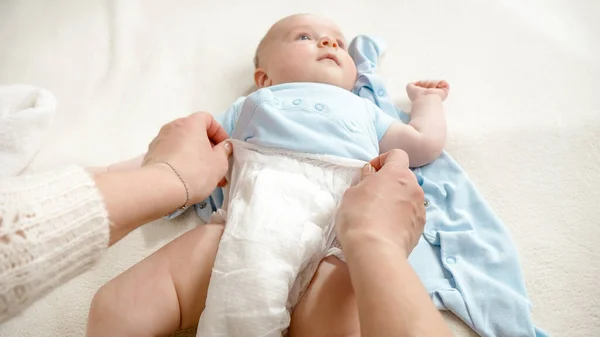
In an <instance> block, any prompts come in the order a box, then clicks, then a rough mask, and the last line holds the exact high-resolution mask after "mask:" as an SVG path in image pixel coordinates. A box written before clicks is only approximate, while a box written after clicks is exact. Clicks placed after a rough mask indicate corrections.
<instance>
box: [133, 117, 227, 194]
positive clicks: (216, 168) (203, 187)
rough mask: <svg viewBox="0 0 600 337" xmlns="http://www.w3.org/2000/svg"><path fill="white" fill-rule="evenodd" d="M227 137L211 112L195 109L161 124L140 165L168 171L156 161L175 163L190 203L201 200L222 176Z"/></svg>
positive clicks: (225, 168) (224, 172)
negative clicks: (184, 184)
mask: <svg viewBox="0 0 600 337" xmlns="http://www.w3.org/2000/svg"><path fill="white" fill-rule="evenodd" d="M227 138H228V135H227V132H225V130H224V129H223V128H222V127H221V126H220V125H219V123H217V121H215V120H214V118H213V116H212V115H211V114H209V113H207V112H197V113H194V114H192V115H190V116H188V117H185V118H180V119H177V120H174V121H172V122H170V123H168V124H166V125H164V126H163V127H162V128H161V129H160V132H159V133H158V135H157V136H156V138H154V140H153V141H152V142H151V143H150V145H149V146H148V152H147V153H146V156H145V157H144V160H143V162H142V166H156V167H159V166H160V167H162V169H165V170H169V171H170V170H171V169H170V168H169V167H167V166H166V165H165V164H162V163H160V162H167V163H169V164H171V165H172V166H173V167H175V169H176V170H177V171H178V172H179V174H181V177H182V178H183V180H184V181H185V183H186V185H187V187H188V189H189V192H190V201H189V204H190V205H192V204H194V203H197V202H200V201H202V200H204V199H205V198H206V197H207V196H208V195H209V194H210V193H211V192H212V190H213V189H214V188H215V187H216V186H217V184H218V183H219V182H220V181H222V179H223V177H224V176H225V174H226V172H227V169H228V161H227V158H228V157H229V155H231V152H232V146H231V143H229V142H226V141H225V140H226V139H227ZM171 173H172V172H171Z"/></svg>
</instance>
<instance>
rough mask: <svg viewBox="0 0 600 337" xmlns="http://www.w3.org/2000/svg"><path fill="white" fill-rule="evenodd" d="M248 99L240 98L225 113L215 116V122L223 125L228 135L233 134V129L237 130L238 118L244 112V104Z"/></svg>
mask: <svg viewBox="0 0 600 337" xmlns="http://www.w3.org/2000/svg"><path fill="white" fill-rule="evenodd" d="M245 99H246V97H243V96H242V97H240V98H238V99H236V100H235V102H233V104H232V105H231V106H230V107H229V109H227V110H226V111H225V112H223V113H221V114H218V115H216V116H215V120H216V121H217V122H219V124H221V126H222V127H223V129H225V131H226V132H227V134H228V135H230V136H231V134H232V133H233V129H234V128H235V124H236V123H237V120H238V117H239V116H240V111H241V110H242V105H243V104H244V100H245Z"/></svg>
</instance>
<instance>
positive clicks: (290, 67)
mask: <svg viewBox="0 0 600 337" xmlns="http://www.w3.org/2000/svg"><path fill="white" fill-rule="evenodd" d="M258 60H259V64H258V67H257V69H256V72H255V80H256V85H257V86H258V87H259V88H262V87H268V86H271V85H276V84H281V83H290V82H318V83H326V84H332V85H335V86H338V87H341V88H344V89H347V90H351V89H352V87H353V86H354V82H355V81H356V66H355V65H354V61H353V60H352V58H351V57H350V55H349V54H348V52H347V42H346V40H345V38H344V36H343V35H342V33H341V32H340V29H339V28H338V27H337V25H336V24H335V23H333V22H331V21H329V20H327V19H324V18H321V17H318V16H314V15H294V16H290V17H287V18H285V19H283V20H281V21H279V22H277V23H276V24H275V25H273V27H271V30H270V31H269V33H268V34H267V36H266V38H265V40H264V42H263V46H262V47H261V48H260V50H259V53H258Z"/></svg>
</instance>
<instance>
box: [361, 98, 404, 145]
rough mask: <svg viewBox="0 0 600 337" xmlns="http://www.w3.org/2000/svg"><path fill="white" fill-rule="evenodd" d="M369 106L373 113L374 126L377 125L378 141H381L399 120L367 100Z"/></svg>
mask: <svg viewBox="0 0 600 337" xmlns="http://www.w3.org/2000/svg"><path fill="white" fill-rule="evenodd" d="M366 101H367V104H368V105H369V107H370V109H371V111H373V124H374V125H375V132H376V133H377V141H378V142H379V141H381V138H383V135H385V133H386V132H387V130H388V128H389V127H390V125H392V123H394V122H397V121H398V120H397V119H395V118H394V117H392V116H390V115H388V114H386V113H385V112H383V110H381V109H380V108H379V107H378V106H376V105H375V104H373V103H372V102H371V101H369V100H366Z"/></svg>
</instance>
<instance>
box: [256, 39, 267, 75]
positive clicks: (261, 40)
mask: <svg viewBox="0 0 600 337" xmlns="http://www.w3.org/2000/svg"><path fill="white" fill-rule="evenodd" d="M267 35H269V34H268V33H267V34H266V35H265V36H263V38H262V39H260V42H259V43H258V46H257V47H256V52H255V53H254V68H258V64H259V62H260V59H259V55H260V51H261V50H262V49H263V47H264V44H265V40H266V39H267Z"/></svg>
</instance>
